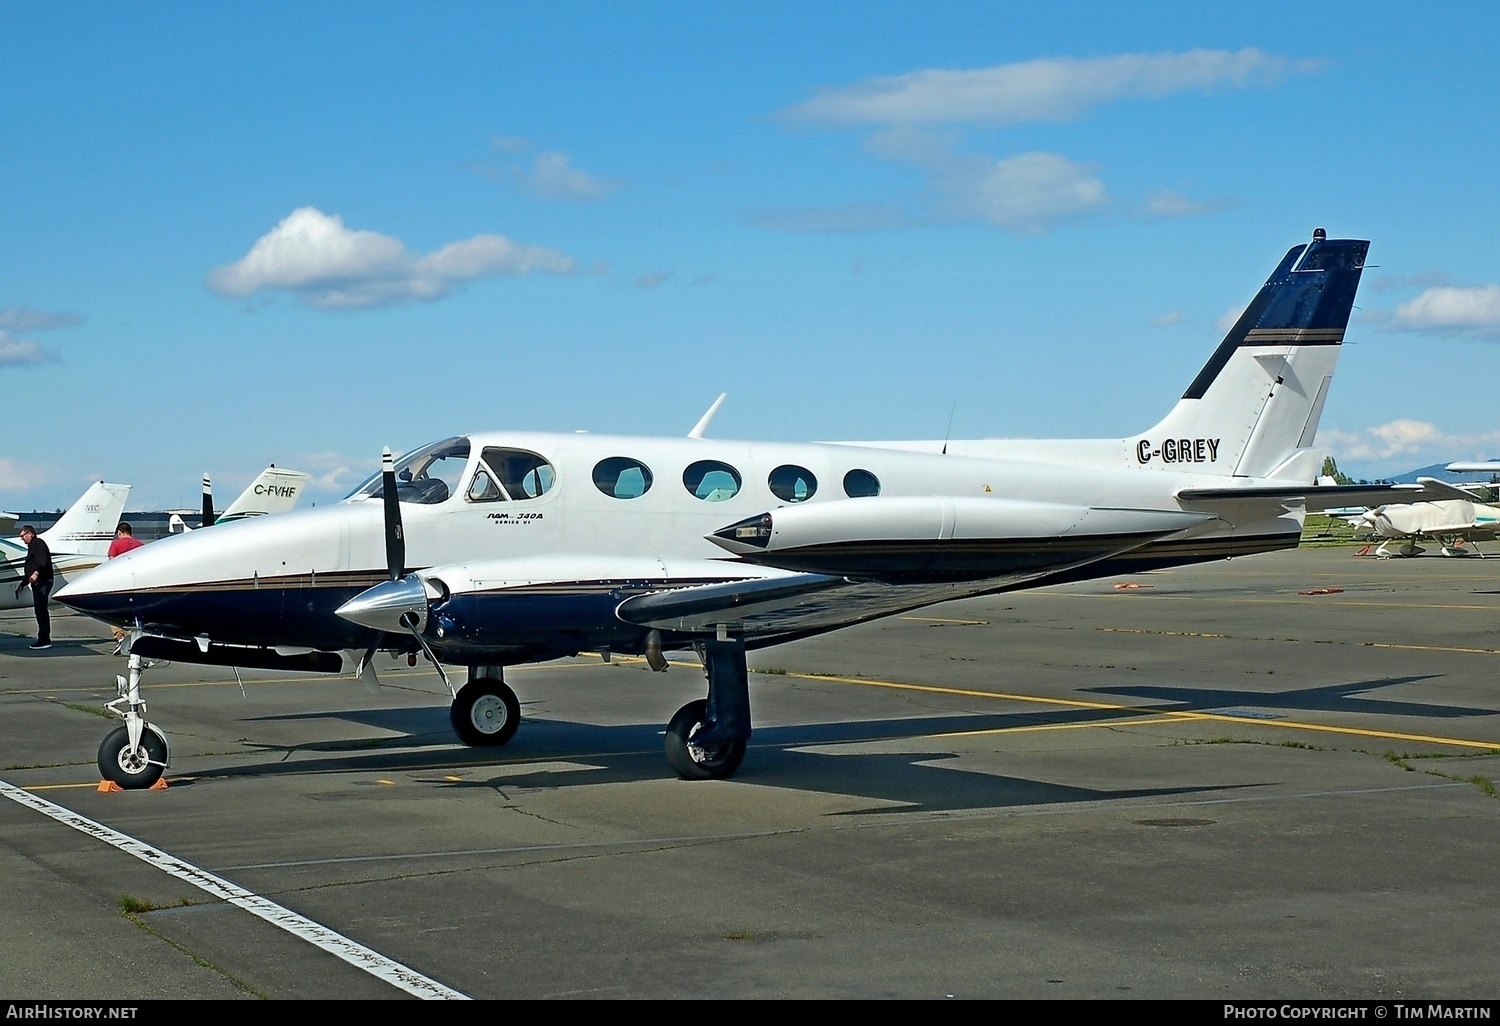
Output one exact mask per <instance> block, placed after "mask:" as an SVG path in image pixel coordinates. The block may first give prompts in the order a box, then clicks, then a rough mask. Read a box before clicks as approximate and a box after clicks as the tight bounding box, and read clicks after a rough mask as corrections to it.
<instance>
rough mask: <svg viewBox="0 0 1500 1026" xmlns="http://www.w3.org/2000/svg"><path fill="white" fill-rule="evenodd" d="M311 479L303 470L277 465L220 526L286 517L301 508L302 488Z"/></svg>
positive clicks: (228, 512) (235, 503)
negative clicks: (249, 519) (270, 515)
mask: <svg viewBox="0 0 1500 1026" xmlns="http://www.w3.org/2000/svg"><path fill="white" fill-rule="evenodd" d="M311 476H312V475H310V474H304V473H302V471H300V470H281V469H279V468H278V467H277V466H276V464H274V463H273V464H271V465H270V466H269V467H267V468H266V469H265V470H262V471H261V472H260V476H259V477H257V478H256V479H255V480H254V481H252V482H250V487H248V488H246V489H245V490H244V491H243V492H241V493H240V496H239V498H237V499H235V500H234V501H233V502H231V503H230V504H229V508H228V509H226V510H225V511H224V512H223V513H221V514H220V515H219V522H220V523H222V522H224V521H225V520H240V519H242V518H244V517H258V516H262V515H264V514H267V513H284V512H286V511H287V510H289V509H291V508H292V507H293V506H295V505H297V500H298V499H299V498H300V497H301V496H302V486H303V485H305V484H306V483H307V481H308V479H309V478H310V477H311Z"/></svg>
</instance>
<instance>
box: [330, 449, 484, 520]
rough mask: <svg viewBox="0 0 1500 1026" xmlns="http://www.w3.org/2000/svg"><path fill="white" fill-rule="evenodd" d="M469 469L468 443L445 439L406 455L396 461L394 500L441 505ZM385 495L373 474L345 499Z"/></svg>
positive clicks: (456, 488)
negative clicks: (395, 498) (466, 469)
mask: <svg viewBox="0 0 1500 1026" xmlns="http://www.w3.org/2000/svg"><path fill="white" fill-rule="evenodd" d="M468 465H469V440H468V439H467V438H445V439H443V440H442V441H441V442H433V443H432V444H431V445H424V446H422V448H420V449H415V450H413V451H412V452H409V453H407V454H406V455H405V456H402V457H401V458H400V459H399V460H397V461H396V497H397V498H399V499H400V500H401V501H402V502H415V503H420V504H422V505H425V506H430V505H435V504H436V503H439V502H443V501H444V500H446V499H447V498H448V496H450V495H453V494H454V493H455V492H457V491H458V490H459V487H460V482H462V481H463V479H464V468H465V467H467V466H468ZM384 494H385V489H384V488H383V487H382V484H381V476H380V475H379V474H376V475H375V476H373V477H371V478H370V479H369V480H367V481H365V482H364V483H363V484H361V485H360V486H359V487H358V488H356V489H354V491H352V492H350V493H349V495H348V496H347V498H348V499H378V498H381V497H382V496H383V495H384Z"/></svg>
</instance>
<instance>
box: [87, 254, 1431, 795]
mask: <svg viewBox="0 0 1500 1026" xmlns="http://www.w3.org/2000/svg"><path fill="white" fill-rule="evenodd" d="M1368 245H1369V244H1368V243H1367V242H1363V241H1357V240H1350V239H1341V240H1339V239H1328V238H1327V237H1326V235H1325V233H1324V232H1323V230H1322V229H1319V230H1317V231H1316V232H1314V234H1313V239H1312V241H1311V243H1309V244H1306V245H1299V246H1295V247H1293V248H1292V249H1291V250H1290V251H1289V252H1288V253H1287V254H1286V256H1285V257H1284V258H1283V259H1282V260H1281V262H1280V263H1279V264H1278V265H1277V267H1276V269H1275V271H1274V272H1273V273H1272V274H1271V277H1270V278H1269V279H1268V280H1267V282H1266V284H1265V285H1264V287H1262V288H1261V290H1260V291H1259V293H1258V294H1257V295H1256V297H1255V298H1254V300H1253V301H1252V302H1251V303H1250V305H1249V306H1248V307H1247V308H1246V310H1245V312H1244V314H1243V315H1242V316H1241V317H1240V319H1239V321H1238V322H1237V323H1236V324H1235V326H1234V327H1233V328H1232V329H1231V330H1230V331H1229V334H1228V335H1227V336H1225V338H1224V340H1223V341H1222V342H1221V343H1220V344H1219V346H1218V347H1217V348H1216V349H1215V350H1214V352H1213V354H1212V356H1210V358H1209V360H1208V363H1207V364H1206V365H1205V366H1204V367H1203V369H1202V371H1201V372H1200V373H1199V374H1198V375H1197V377H1195V378H1194V379H1193V381H1192V383H1191V384H1190V385H1189V386H1188V389H1187V391H1186V392H1185V393H1184V394H1183V396H1182V398H1181V399H1180V400H1179V401H1178V402H1177V403H1176V404H1175V405H1174V406H1173V407H1172V408H1171V410H1170V411H1169V412H1168V413H1167V415H1166V417H1165V418H1164V419H1162V420H1161V421H1160V422H1159V423H1157V424H1156V425H1154V426H1152V427H1150V428H1148V429H1147V430H1145V431H1143V432H1141V433H1140V434H1137V435H1131V436H1128V437H1125V438H1113V439H1096V440H1057V441H1036V440H1024V441H1023V440H997V439H987V440H974V441H942V440H934V441H907V442H854V443H837V444H830V443H817V444H791V443H778V442H736V441H720V440H717V439H709V438H706V437H704V433H705V428H706V427H707V423H706V421H707V420H708V418H709V417H710V416H711V414H712V412H713V411H712V410H710V412H709V414H706V415H705V417H704V419H703V420H700V421H699V423H698V425H697V426H695V427H694V429H693V431H692V432H691V433H690V434H689V436H688V437H685V438H643V437H614V436H605V435H596V434H540V433H520V432H495V433H478V434H470V435H463V436H458V437H453V438H447V439H443V440H442V441H438V442H434V443H432V444H430V445H425V446H422V447H421V448H419V449H416V450H414V451H412V452H410V453H408V454H406V455H405V456H403V457H402V458H401V459H400V460H399V461H398V460H395V459H393V458H392V456H391V455H390V451H389V450H387V451H386V455H385V458H384V461H383V463H384V465H383V468H382V471H381V473H379V474H376V475H375V476H374V477H372V478H371V479H370V480H368V481H366V482H365V483H364V484H362V485H360V486H359V487H358V488H356V489H355V490H354V491H353V492H352V493H351V494H350V495H349V497H348V498H347V499H346V500H345V501H343V502H341V503H338V504H335V505H332V506H325V507H320V508H317V509H309V510H299V511H294V512H291V513H286V514H283V515H281V516H279V517H277V518H276V519H275V520H274V521H269V520H266V519H265V518H256V519H251V520H245V521H241V522H239V523H235V524H230V525H226V526H224V527H221V528H216V529H215V530H213V531H208V532H194V533H192V534H185V535H179V536H177V537H173V538H167V539H164V540H162V541H159V542H156V543H153V544H151V545H148V546H145V547H144V548H141V549H137V550H136V551H134V552H131V553H129V554H127V555H125V556H122V557H119V558H117V559H114V560H111V561H110V562H109V563H107V564H105V565H104V566H101V567H100V568H99V569H97V570H95V571H93V572H92V573H91V574H90V575H89V576H88V577H86V578H83V579H81V580H77V581H74V582H73V583H71V584H70V585H69V586H68V587H67V588H65V589H63V590H62V592H61V593H60V594H59V596H58V597H59V598H60V599H61V600H62V601H63V602H65V603H66V604H67V605H69V606H71V607H73V608H75V609H77V610H79V611H81V612H84V613H87V614H90V615H92V616H96V617H99V618H100V619H103V620H106V621H108V622H109V623H112V624H117V625H119V626H122V627H125V628H128V629H129V630H130V632H131V636H130V646H129V653H130V667H129V674H128V676H121V677H118V678H117V683H118V689H119V697H118V698H117V699H115V700H114V702H112V703H110V708H111V709H112V710H113V711H115V712H117V713H118V714H120V715H121V716H122V717H124V719H125V724H124V726H121V727H119V728H117V729H116V730H115V731H114V732H112V733H111V734H110V735H109V736H108V737H107V738H105V740H104V743H103V744H102V745H101V746H100V749H99V768H100V770H101V772H103V773H104V774H105V776H106V777H108V778H110V779H112V780H114V781H116V782H118V783H119V784H121V785H122V786H124V787H146V786H149V785H151V784H152V783H154V782H155V781H156V780H157V779H158V778H159V777H160V775H161V773H162V772H163V770H164V768H165V767H166V765H167V764H168V762H169V761H170V749H169V746H168V743H167V739H166V735H165V734H164V733H163V732H162V731H161V730H160V728H158V727H157V726H156V725H154V724H152V723H149V722H147V721H146V719H145V716H144V711H145V707H144V704H143V703H142V702H141V695H140V681H141V674H142V673H143V672H144V670H145V668H146V667H147V665H148V660H152V659H173V660H178V661H183V662H199V663H209V664H216V665H228V666H236V667H239V666H248V667H259V668H269V669H284V670H297V671H302V672H307V671H322V672H340V671H346V672H352V673H353V674H354V675H355V676H357V677H360V678H361V679H362V680H363V681H364V682H365V683H366V685H367V686H372V687H374V686H378V680H377V679H376V676H375V672H374V669H373V667H372V665H371V661H372V659H373V657H374V656H375V654H376V652H377V651H382V650H383V651H387V652H391V653H394V654H400V653H406V654H408V655H409V656H411V657H413V658H414V657H415V655H416V654H417V653H419V652H420V653H423V654H425V655H426V656H427V658H428V659H429V660H431V661H432V663H433V664H434V666H435V667H436V668H437V670H438V672H439V674H441V675H442V677H443V680H444V681H445V682H447V681H448V675H447V672H446V670H444V668H443V667H444V664H448V665H457V666H466V667H468V680H467V682H466V683H464V685H463V686H462V688H461V689H458V690H456V691H454V688H453V685H452V684H449V690H450V691H451V692H453V693H454V698H453V704H452V706H451V708H450V718H451V721H452V724H453V727H454V729H455V731H456V733H457V734H458V736H459V737H460V739H462V740H463V741H464V742H466V743H468V744H471V745H497V744H504V743H505V742H506V741H508V740H509V739H510V738H511V736H512V735H513V734H514V733H515V730H516V726H517V723H518V722H519V720H520V704H519V702H518V700H517V698H516V695H515V692H514V691H512V690H511V689H510V687H509V686H508V685H507V684H506V683H505V682H504V679H503V675H504V667H505V666H507V665H515V664H517V663H528V662H536V661H540V660H547V659H555V658H559V657H564V656H572V655H576V654H578V653H579V652H582V651H593V652H598V653H601V654H602V655H604V656H605V658H608V656H609V653H611V652H619V653H632V654H637V655H643V656H644V657H645V659H646V661H647V663H648V664H649V665H650V666H651V667H652V669H655V670H664V669H666V668H667V661H666V659H665V657H664V654H663V653H665V652H667V651H669V650H695V651H696V652H697V653H698V655H699V658H700V659H701V661H702V663H703V666H704V669H705V673H706V676H707V697H706V698H705V699H700V700H698V701H695V702H690V703H689V704H688V705H686V706H684V707H683V708H682V709H680V710H678V712H677V714H676V715H674V716H673V717H672V719H671V721H670V722H669V723H668V724H667V728H666V737H665V743H664V746H665V754H666V757H667V761H668V763H669V765H670V766H671V767H672V768H673V769H674V770H675V771H676V772H677V774H678V775H679V776H682V777H684V778H689V779H706V778H716V777H719V778H721V777H728V776H730V775H731V774H733V773H734V772H735V770H736V769H737V768H738V767H739V765H740V762H741V760H742V758H743V756H744V754H745V742H746V740H747V739H748V738H749V737H750V733H751V718H750V701H749V690H748V677H747V669H746V662H745V653H746V651H747V650H748V649H756V648H761V647H765V646H769V645H776V644H781V643H784V642H788V641H793V640H796V639H799V638H806V637H810V636H812V635H816V634H820V633H824V632H827V631H832V630H836V629H838V628H840V627H845V626H849V625H851V624H857V623H862V622H865V621H868V620H872V619H875V618H877V617H883V616H890V615H893V614H896V613H901V612H905V611H908V610H911V609H915V608H919V607H922V606H927V605H931V604H933V603H937V602H945V601H949V600H952V599H961V598H967V597H971V596H976V595H984V594H991V593H995V592H1003V591H1010V590H1015V589H1021V588H1032V587H1038V586H1041V585H1046V584H1055V583H1062V582H1067V581H1078V580H1084V579H1088V578H1096V577H1107V576H1113V575H1117V574H1125V573H1140V572H1143V571H1148V570H1154V569H1158V568H1162V567H1171V566H1180V565H1184V564H1189V563H1197V562H1202V561H1205V560H1214V559H1224V558H1228V557H1232V556H1239V555H1246V554H1249V553H1255V552H1266V551H1270V550H1275V549H1287V548H1295V547H1296V546H1297V544H1298V541H1299V538H1300V534H1301V528H1302V521H1303V516H1304V513H1305V511H1306V510H1308V509H1323V508H1327V507H1330V506H1346V505H1351V504H1361V505H1363V504H1371V503H1379V502H1384V501H1387V500H1389V499H1392V498H1398V497H1399V498H1403V499H1408V498H1409V499H1417V498H1421V497H1423V495H1424V494H1426V490H1425V487H1424V486H1423V485H1405V486H1400V485H1394V486H1393V485H1385V486H1342V487H1333V488H1327V487H1323V488H1318V487H1315V485H1314V482H1315V480H1316V477H1317V474H1318V471H1319V468H1320V467H1321V466H1322V465H1323V458H1324V454H1323V452H1322V451H1320V450H1318V449H1315V448H1314V447H1313V437H1314V433H1315V431H1316V429H1317V425H1318V418H1319V415H1320V414H1321V412H1322V409H1323V404H1324V401H1325V399H1326V397H1327V394H1328V388H1329V384H1330V382H1331V380H1332V375H1333V369H1334V364H1335V362H1336V361H1337V359H1338V355H1339V349H1340V344H1341V343H1342V341H1343V339H1344V330H1345V327H1346V325H1347V323H1348V320H1349V312H1350V309H1351V308H1352V305H1353V302H1354V296H1355V291H1356V289H1357V287H1358V284H1359V278H1360V273H1361V271H1362V269H1363V267H1364V261H1365V252H1366V250H1367V248H1368Z"/></svg>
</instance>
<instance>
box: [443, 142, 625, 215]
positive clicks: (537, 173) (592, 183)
mask: <svg viewBox="0 0 1500 1026" xmlns="http://www.w3.org/2000/svg"><path fill="white" fill-rule="evenodd" d="M531 146H532V143H531V140H530V139H525V138H522V137H520V136H496V137H495V138H493V139H491V140H490V148H491V149H493V150H494V151H495V152H496V153H499V154H501V155H503V156H505V157H506V158H507V160H506V161H505V162H504V163H499V162H495V161H473V162H471V163H469V164H468V165H467V166H468V168H469V170H471V171H474V172H475V173H477V174H480V175H483V176H484V177H486V178H492V179H494V180H496V181H499V182H508V183H510V184H512V185H514V186H516V187H517V188H519V189H520V190H521V191H522V192H525V193H527V194H529V195H531V196H536V197H538V198H539V199H560V200H583V201H588V200H601V199H604V198H605V197H606V196H610V195H612V194H613V193H616V192H618V191H620V190H621V189H623V188H624V187H625V185H626V183H625V182H624V181H622V180H621V179H618V178H605V177H603V176H600V175H593V174H589V173H588V172H587V171H584V170H583V169H582V168H578V167H575V166H574V165H573V158H572V157H570V156H568V154H566V153H563V152H562V151H561V150H543V151H542V152H540V153H537V154H536V155H535V156H533V157H532V158H531V163H530V166H527V165H526V164H525V163H524V162H523V161H522V160H521V158H520V156H519V155H520V154H522V153H525V152H526V151H528V150H530V149H531Z"/></svg>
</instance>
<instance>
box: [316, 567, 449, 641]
mask: <svg viewBox="0 0 1500 1026" xmlns="http://www.w3.org/2000/svg"><path fill="white" fill-rule="evenodd" d="M335 612H336V613H338V615H339V616H342V617H343V618H344V619H345V620H348V621H349V622H350V623H357V624H359V625H360V626H361V627H369V628H372V629H374V630H377V631H386V632H387V633H392V634H395V633H401V632H404V631H407V630H413V629H414V630H417V631H421V630H423V629H424V628H425V627H426V626H427V589H426V588H425V587H424V586H423V584H422V581H421V579H420V578H417V577H415V576H409V577H403V578H401V579H400V580H399V581H386V582H385V583H384V584H377V585H375V587H373V588H370V589H367V590H366V591H362V592H360V593H359V594H358V595H356V596H354V597H353V598H352V599H350V600H349V601H348V602H345V603H344V604H343V605H341V606H339V607H338V609H336V610H335Z"/></svg>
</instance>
